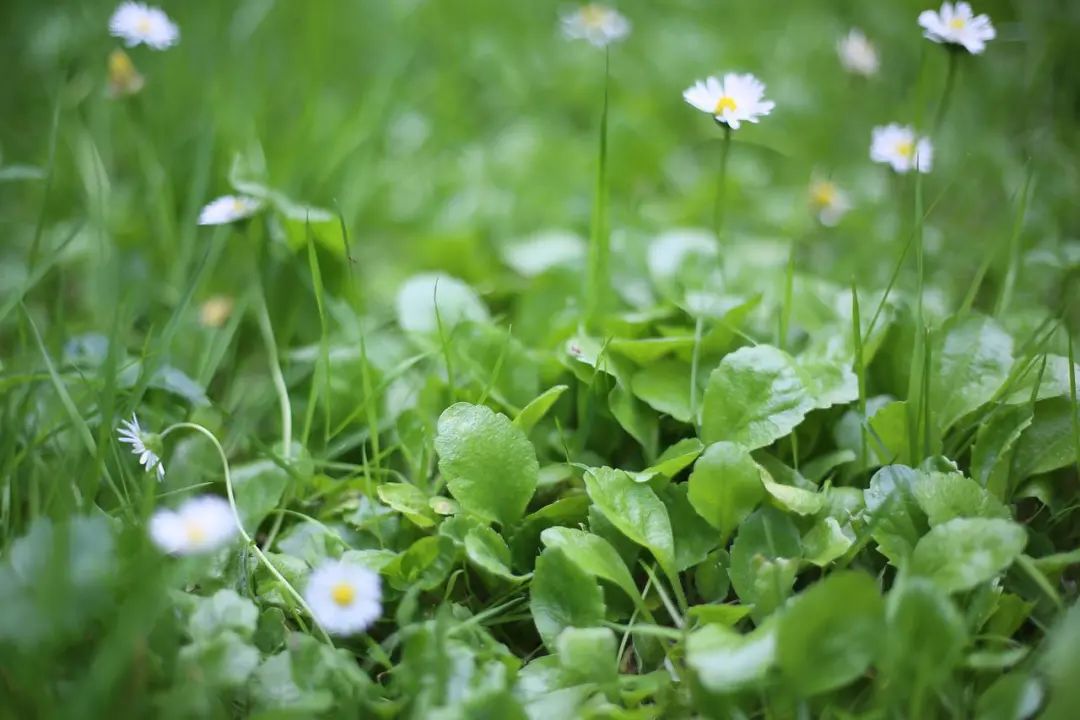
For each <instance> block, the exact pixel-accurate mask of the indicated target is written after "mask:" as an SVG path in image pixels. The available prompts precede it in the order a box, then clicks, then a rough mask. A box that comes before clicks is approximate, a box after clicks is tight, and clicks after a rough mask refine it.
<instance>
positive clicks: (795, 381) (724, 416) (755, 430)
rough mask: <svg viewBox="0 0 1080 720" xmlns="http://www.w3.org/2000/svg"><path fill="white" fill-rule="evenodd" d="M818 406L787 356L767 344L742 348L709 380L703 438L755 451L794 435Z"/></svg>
mask: <svg viewBox="0 0 1080 720" xmlns="http://www.w3.org/2000/svg"><path fill="white" fill-rule="evenodd" d="M814 407H815V402H814V399H813V397H812V396H811V395H810V393H809V392H808V391H807V389H806V387H805V385H804V384H803V381H802V379H801V378H800V375H799V370H798V367H797V366H796V365H795V362H794V361H793V360H792V359H791V357H790V356H789V355H788V354H787V353H785V352H783V351H782V350H778V349H777V348H774V347H771V346H768V345H756V346H754V347H744V348H740V349H738V350H736V351H735V352H733V353H731V354H730V355H727V356H725V357H724V359H723V360H722V361H721V362H720V365H719V367H717V368H716V369H715V370H713V372H712V374H711V375H710V376H709V383H708V386H707V387H706V389H705V396H704V399H703V402H702V415H701V423H702V425H701V437H702V439H703V440H704V441H705V442H709V443H712V442H716V441H719V440H728V441H731V442H737V443H740V444H742V445H744V446H746V447H747V448H748V449H751V450H753V449H756V448H760V447H765V446H766V445H770V444H772V442H773V441H775V440H777V439H779V438H782V437H784V436H785V435H787V434H788V433H790V432H791V431H792V430H793V429H794V428H795V426H796V425H798V424H799V423H801V422H802V421H803V418H804V417H806V414H807V413H808V412H810V411H811V410H813V409H814Z"/></svg>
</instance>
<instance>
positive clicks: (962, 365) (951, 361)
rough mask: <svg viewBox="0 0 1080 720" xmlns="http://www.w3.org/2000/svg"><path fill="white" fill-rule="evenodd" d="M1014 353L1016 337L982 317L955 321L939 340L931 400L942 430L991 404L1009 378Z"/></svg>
mask: <svg viewBox="0 0 1080 720" xmlns="http://www.w3.org/2000/svg"><path fill="white" fill-rule="evenodd" d="M1012 352H1013V342H1012V337H1011V336H1010V335H1009V334H1008V333H1007V332H1005V330H1003V329H1002V328H1001V326H999V325H998V324H997V322H995V321H994V320H992V319H991V318H988V317H984V316H981V315H976V316H971V317H967V318H964V319H961V320H958V321H955V322H953V323H952V324H951V325H950V326H949V327H948V328H947V329H946V331H945V333H944V334H943V335H939V336H938V337H937V342H936V343H935V347H934V349H933V352H932V355H931V357H932V358H933V360H934V363H935V366H936V368H935V370H934V371H932V372H931V373H930V378H931V380H930V397H931V398H933V406H932V407H933V412H934V415H935V417H936V418H937V422H938V427H939V428H940V429H942V430H946V429H948V428H950V427H952V425H953V424H954V423H955V422H956V421H957V420H959V419H960V418H962V417H963V416H964V415H967V414H968V413H969V412H971V411H973V410H976V409H978V408H979V407H981V406H982V405H985V404H986V403H987V402H989V401H990V399H991V398H992V397H993V396H994V393H995V392H996V391H997V389H998V388H999V387H1001V385H1002V383H1004V382H1005V379H1006V378H1007V377H1008V375H1009V370H1010V368H1011V367H1012V362H1013V360H1012Z"/></svg>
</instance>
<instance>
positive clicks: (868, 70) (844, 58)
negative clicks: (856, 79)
mask: <svg viewBox="0 0 1080 720" xmlns="http://www.w3.org/2000/svg"><path fill="white" fill-rule="evenodd" d="M836 52H837V53H838V54H839V55H840V64H841V65H843V66H844V69H845V70H847V71H848V72H853V73H855V74H856V75H865V76H866V77H870V76H871V75H876V74H877V71H878V54H877V48H875V47H874V44H873V43H872V42H870V41H869V40H867V39H866V36H865V35H863V33H862V30H859V29H858V28H852V29H851V31H850V32H849V33H848V34H847V35H845V36H844V37H843V38H841V39H840V42H838V43H836Z"/></svg>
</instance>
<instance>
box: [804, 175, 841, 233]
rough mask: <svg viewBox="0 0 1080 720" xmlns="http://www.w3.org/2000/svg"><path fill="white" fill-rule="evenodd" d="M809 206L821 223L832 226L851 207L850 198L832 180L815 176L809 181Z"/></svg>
mask: <svg viewBox="0 0 1080 720" xmlns="http://www.w3.org/2000/svg"><path fill="white" fill-rule="evenodd" d="M810 206H811V207H812V208H813V210H814V212H816V213H817V217H818V221H819V222H821V224H822V225H825V226H827V227H833V226H834V225H836V224H837V223H839V222H840V219H841V218H843V217H844V215H846V214H847V211H848V210H850V209H851V200H850V199H848V194H847V193H846V192H844V191H843V190H841V189H840V187H839V186H838V185H837V184H836V183H834V182H833V181H832V180H825V179H822V178H817V179H815V180H813V181H812V182H811V183H810Z"/></svg>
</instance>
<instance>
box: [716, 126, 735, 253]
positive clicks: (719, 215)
mask: <svg viewBox="0 0 1080 720" xmlns="http://www.w3.org/2000/svg"><path fill="white" fill-rule="evenodd" d="M721 124H722V123H721ZM722 125H723V124H722ZM723 128H724V141H723V145H721V150H720V174H719V176H717V181H716V202H715V203H714V204H713V233H715V234H716V242H717V243H719V244H720V245H721V246H723V237H724V235H723V232H724V219H725V215H726V214H727V174H728V156H730V155H731V127H730V126H729V125H723Z"/></svg>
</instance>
